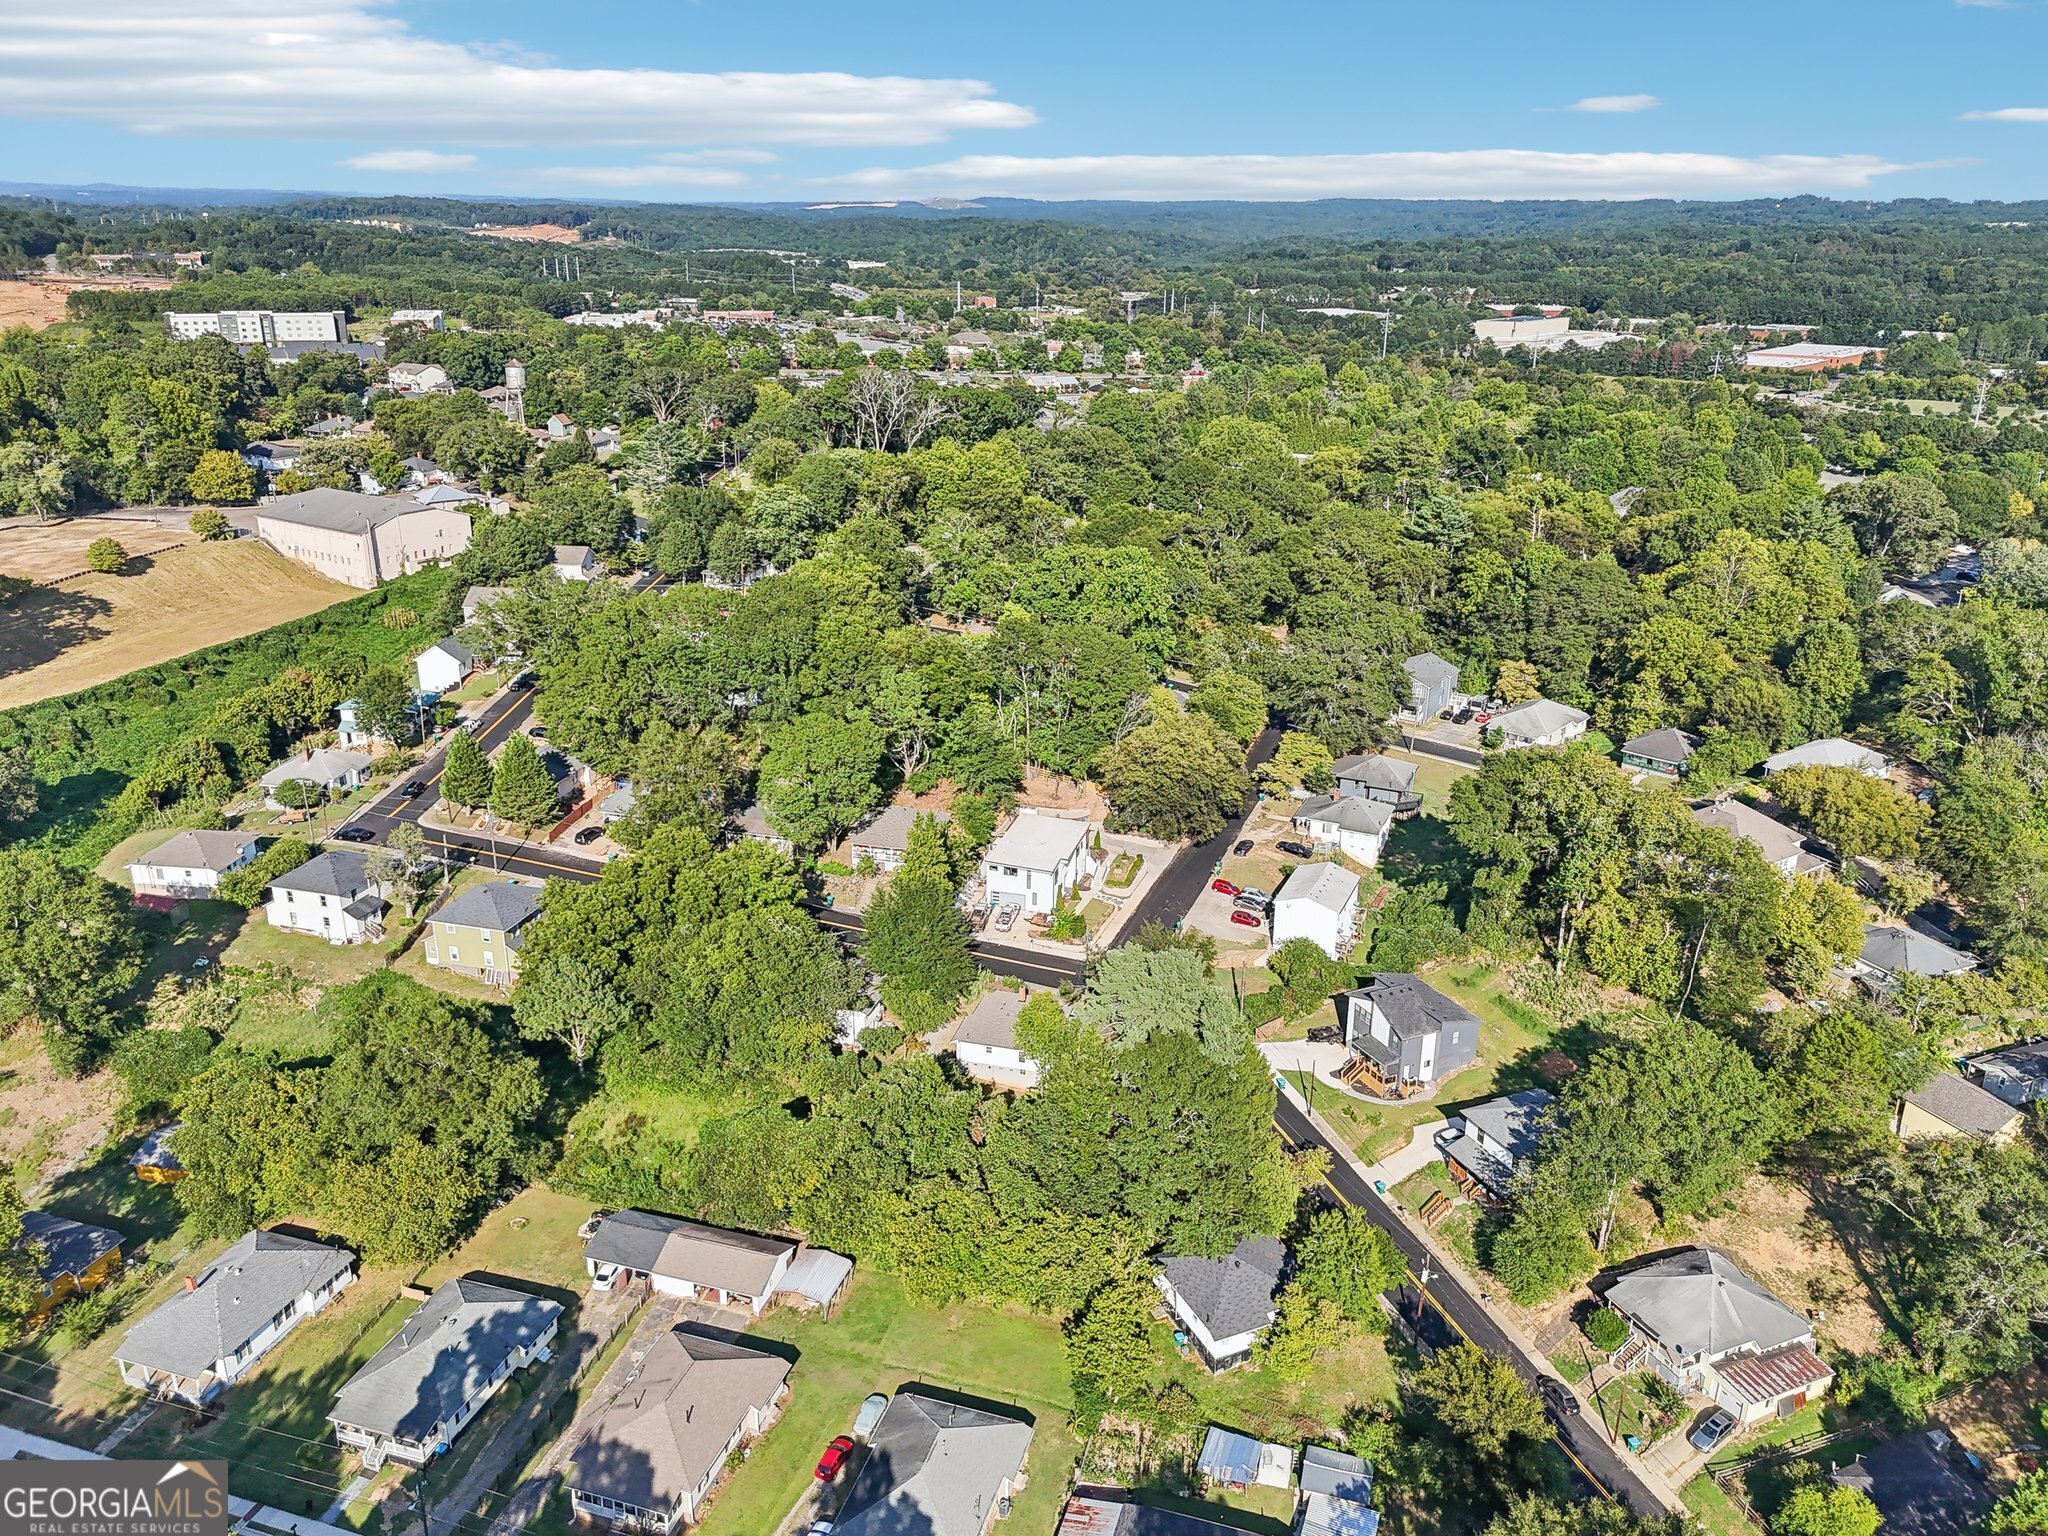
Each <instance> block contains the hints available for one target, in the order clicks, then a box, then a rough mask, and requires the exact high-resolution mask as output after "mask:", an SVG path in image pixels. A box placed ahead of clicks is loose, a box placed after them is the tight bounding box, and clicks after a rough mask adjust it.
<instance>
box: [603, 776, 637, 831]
mask: <svg viewBox="0 0 2048 1536" xmlns="http://www.w3.org/2000/svg"><path fill="white" fill-rule="evenodd" d="M639 803H640V797H639V796H638V795H636V794H634V793H633V786H632V785H631V784H626V783H621V784H620V785H619V787H618V788H617V789H615V790H613V791H612V792H611V793H610V794H608V795H606V796H605V797H604V798H603V799H602V800H600V801H598V802H597V814H598V816H599V818H600V819H601V820H602V821H603V822H604V824H605V825H606V826H610V825H611V824H612V823H613V822H615V821H623V820H624V819H625V818H626V817H628V816H630V815H632V814H633V807H634V806H636V805H638V804H639Z"/></svg>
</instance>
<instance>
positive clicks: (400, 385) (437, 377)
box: [384, 363, 454, 395]
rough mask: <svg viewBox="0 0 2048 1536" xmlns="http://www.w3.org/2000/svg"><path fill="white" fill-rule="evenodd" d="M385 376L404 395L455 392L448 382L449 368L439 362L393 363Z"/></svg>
mask: <svg viewBox="0 0 2048 1536" xmlns="http://www.w3.org/2000/svg"><path fill="white" fill-rule="evenodd" d="M384 377H385V379H386V381H387V382H388V383H389V384H390V385H391V387H392V388H393V389H395V390H397V391H398V392H399V393H400V394H402V395H447V394H453V393H454V390H453V388H452V387H451V386H450V385H449V383H448V370H447V369H446V368H443V367H442V366H441V365H440V364H439V363H393V364H392V365H391V367H390V368H389V369H388V370H387V371H386V373H385V375H384Z"/></svg>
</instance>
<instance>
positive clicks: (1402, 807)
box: [1330, 752, 1422, 816]
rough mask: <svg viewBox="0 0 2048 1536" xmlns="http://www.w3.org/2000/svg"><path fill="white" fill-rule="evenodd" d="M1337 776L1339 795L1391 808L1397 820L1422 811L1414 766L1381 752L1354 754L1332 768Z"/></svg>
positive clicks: (1333, 764)
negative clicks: (1416, 789)
mask: <svg viewBox="0 0 2048 1536" xmlns="http://www.w3.org/2000/svg"><path fill="white" fill-rule="evenodd" d="M1330 769H1331V771H1332V772H1333V773H1335V774H1336V776H1337V794H1338V795H1339V797H1342V798H1349V797H1353V796H1356V797H1358V798H1360V799H1365V800H1377V801H1379V802H1380V803H1381V804H1383V805H1391V806H1392V807H1393V808H1394V813H1395V814H1396V815H1398V816H1412V815H1414V814H1415V812H1417V811H1418V810H1420V809H1421V808H1422V796H1420V795H1418V794H1417V793H1416V792H1415V764H1413V763H1404V762H1402V761H1401V760H1400V759H1399V758H1397V757H1387V756H1384V755H1383V754H1381V753H1378V752H1354V753H1353V754H1352V755H1351V756H1349V757H1340V758H1338V759H1337V761H1336V762H1334V763H1332V764H1331V765H1330Z"/></svg>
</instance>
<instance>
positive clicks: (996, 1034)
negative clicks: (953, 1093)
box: [953, 991, 1039, 1088]
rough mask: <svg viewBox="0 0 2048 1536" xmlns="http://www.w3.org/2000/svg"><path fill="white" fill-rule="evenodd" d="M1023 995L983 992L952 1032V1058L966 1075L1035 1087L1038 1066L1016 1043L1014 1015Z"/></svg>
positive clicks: (1004, 1084) (1021, 1005) (1018, 1011)
mask: <svg viewBox="0 0 2048 1536" xmlns="http://www.w3.org/2000/svg"><path fill="white" fill-rule="evenodd" d="M1027 1001H1028V999H1027V998H1025V997H1024V996H1022V995H1021V994H1019V993H1016V992H1010V991H991V992H984V993H982V994H981V996H980V997H978V998H976V999H975V1001H974V1007H973V1008H972V1009H971V1010H970V1011H969V1012H968V1015H967V1017H966V1018H964V1019H962V1020H961V1021H960V1023H959V1025H958V1027H957V1028H955V1029H954V1031H953V1059H954V1060H955V1061H957V1062H959V1063H960V1066H961V1069H962V1070H963V1071H965V1072H966V1073H967V1075H968V1076H969V1077H975V1078H980V1079H981V1080H982V1081H984V1082H991V1083H995V1084H997V1085H998V1086H1000V1087H1004V1088H1036V1087H1037V1086H1038V1077H1039V1066H1038V1063H1037V1062H1036V1061H1034V1060H1032V1059H1031V1058H1030V1057H1029V1056H1027V1055H1025V1054H1024V1052H1023V1051H1022V1050H1021V1049H1020V1048H1019V1047H1018V1045H1017V1018H1018V1016H1019V1015H1020V1014H1022V1013H1023V1012H1024V1004H1025V1003H1026V1002H1027Z"/></svg>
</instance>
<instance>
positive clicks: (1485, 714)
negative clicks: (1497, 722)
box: [1472, 709, 1493, 725]
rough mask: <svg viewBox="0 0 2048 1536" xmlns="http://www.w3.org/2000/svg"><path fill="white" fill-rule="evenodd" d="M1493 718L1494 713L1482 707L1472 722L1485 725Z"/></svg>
mask: <svg viewBox="0 0 2048 1536" xmlns="http://www.w3.org/2000/svg"><path fill="white" fill-rule="evenodd" d="M1492 718H1493V715H1492V713H1491V711H1488V710H1483V709H1482V710H1481V711H1480V712H1479V713H1478V714H1476V715H1474V716H1473V717H1472V723H1473V724H1474V725H1484V724H1486V722H1487V721H1489V720H1491V719H1492Z"/></svg>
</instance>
